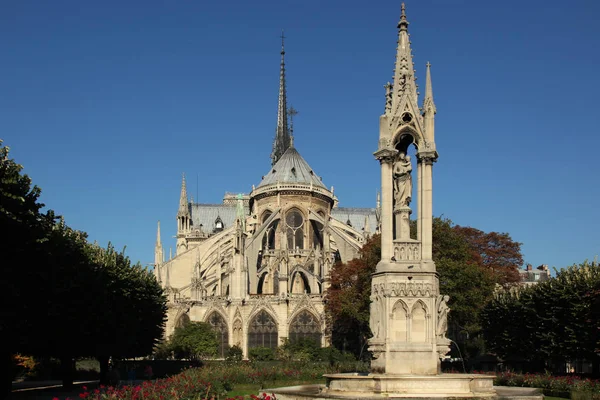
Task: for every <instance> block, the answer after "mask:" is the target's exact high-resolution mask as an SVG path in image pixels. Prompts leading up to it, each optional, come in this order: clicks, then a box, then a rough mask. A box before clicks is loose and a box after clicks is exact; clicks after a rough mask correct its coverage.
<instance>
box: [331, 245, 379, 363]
mask: <svg viewBox="0 0 600 400" xmlns="http://www.w3.org/2000/svg"><path fill="white" fill-rule="evenodd" d="M380 259H381V236H380V235H374V236H373V237H372V238H371V239H369V240H368V241H367V243H365V245H364V246H363V248H362V249H361V251H360V257H359V258H356V259H353V260H350V261H349V262H347V263H345V264H344V263H336V264H335V265H334V266H333V268H332V270H331V277H330V279H331V280H330V287H329V289H328V290H327V296H326V300H327V303H326V304H325V310H326V318H327V323H328V326H329V329H331V332H332V343H333V345H334V346H335V347H337V348H338V349H340V350H342V351H349V352H351V353H353V354H354V355H355V357H357V358H366V357H367V354H368V353H367V352H366V351H365V350H366V347H367V340H368V338H369V337H370V336H371V330H370V327H369V315H370V314H369V308H370V305H371V300H370V296H371V275H372V274H373V272H375V267H376V266H377V263H378V262H379V260H380Z"/></svg>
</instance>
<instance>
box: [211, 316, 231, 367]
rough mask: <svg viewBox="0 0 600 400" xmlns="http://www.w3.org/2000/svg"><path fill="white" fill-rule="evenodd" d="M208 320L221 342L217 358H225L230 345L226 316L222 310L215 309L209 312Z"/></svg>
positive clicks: (218, 340)
mask: <svg viewBox="0 0 600 400" xmlns="http://www.w3.org/2000/svg"><path fill="white" fill-rule="evenodd" d="M206 322H208V323H209V324H210V326H211V327H212V328H213V330H214V331H215V336H216V338H217V342H218V343H219V348H218V350H217V358H225V356H226V354H227V349H228V347H229V330H228V328H227V322H226V319H225V317H224V316H223V315H222V314H221V313H220V312H218V311H216V310H214V311H213V312H211V313H210V314H209V316H208V318H207V319H206Z"/></svg>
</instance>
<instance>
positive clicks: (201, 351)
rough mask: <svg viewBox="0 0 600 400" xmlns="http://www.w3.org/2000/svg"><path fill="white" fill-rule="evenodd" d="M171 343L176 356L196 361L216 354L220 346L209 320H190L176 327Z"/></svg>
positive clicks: (170, 345)
mask: <svg viewBox="0 0 600 400" xmlns="http://www.w3.org/2000/svg"><path fill="white" fill-rule="evenodd" d="M169 343H170V344H169V347H170V348H171V351H172V352H173V353H174V355H175V358H178V359H182V358H187V359H190V360H194V361H199V360H204V359H207V358H211V357H214V356H216V355H217V350H218V348H219V342H218V340H217V336H216V335H215V331H214V330H213V328H212V326H210V324H209V323H207V322H188V323H187V324H184V325H183V326H180V327H177V328H175V332H174V333H173V336H171V339H170V341H169Z"/></svg>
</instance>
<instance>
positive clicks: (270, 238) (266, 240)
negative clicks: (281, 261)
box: [262, 220, 279, 250]
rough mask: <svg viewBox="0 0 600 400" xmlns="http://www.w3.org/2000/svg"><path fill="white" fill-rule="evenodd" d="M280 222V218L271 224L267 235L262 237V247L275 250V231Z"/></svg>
mask: <svg viewBox="0 0 600 400" xmlns="http://www.w3.org/2000/svg"><path fill="white" fill-rule="evenodd" d="M278 224H279V220H275V221H273V222H272V223H271V225H269V227H268V228H267V231H266V232H265V235H264V236H263V239H262V248H263V249H269V250H274V249H275V233H276V232H277V225H278Z"/></svg>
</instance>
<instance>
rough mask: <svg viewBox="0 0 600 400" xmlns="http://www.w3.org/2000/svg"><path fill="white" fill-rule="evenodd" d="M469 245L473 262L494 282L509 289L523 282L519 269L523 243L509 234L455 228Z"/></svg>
mask: <svg viewBox="0 0 600 400" xmlns="http://www.w3.org/2000/svg"><path fill="white" fill-rule="evenodd" d="M453 229H454V230H455V231H456V232H457V233H458V234H459V235H460V236H462V237H463V238H464V239H465V240H466V242H467V243H468V244H469V248H470V251H471V260H470V261H471V262H473V263H475V264H477V265H478V266H480V267H482V268H484V269H487V270H488V271H489V272H490V273H491V275H492V277H493V278H494V282H495V283H497V284H499V285H502V286H504V287H508V286H510V285H513V284H515V283H518V282H519V281H520V280H521V277H520V275H519V267H521V266H522V265H523V255H522V254H521V243H518V242H515V241H514V240H512V238H511V237H510V235H509V234H508V233H498V232H487V233H486V232H483V231H481V230H479V229H476V228H472V227H469V226H459V225H457V226H455V227H454V228H453Z"/></svg>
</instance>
